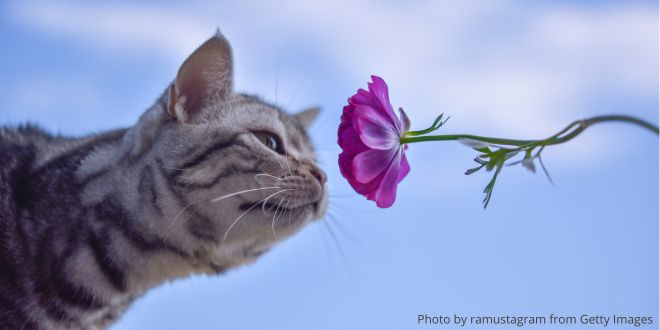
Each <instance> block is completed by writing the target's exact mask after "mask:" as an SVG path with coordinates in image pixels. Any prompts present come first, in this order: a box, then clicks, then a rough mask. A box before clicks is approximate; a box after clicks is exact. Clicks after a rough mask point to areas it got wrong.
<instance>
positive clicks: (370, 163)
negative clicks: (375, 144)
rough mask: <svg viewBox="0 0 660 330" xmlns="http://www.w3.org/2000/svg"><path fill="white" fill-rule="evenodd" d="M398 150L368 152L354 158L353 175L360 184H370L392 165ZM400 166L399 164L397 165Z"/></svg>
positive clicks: (373, 150)
mask: <svg viewBox="0 0 660 330" xmlns="http://www.w3.org/2000/svg"><path fill="white" fill-rule="evenodd" d="M396 151H397V149H388V150H377V149H372V150H367V151H365V152H362V153H359V154H358V155H357V156H355V158H353V164H352V165H353V166H352V168H351V169H352V170H353V175H354V177H355V180H357V181H358V182H360V183H368V182H370V181H371V180H373V179H374V178H375V177H377V176H378V175H379V174H381V173H382V172H383V171H384V170H385V169H386V168H387V167H388V166H390V164H391V163H392V158H393V157H394V155H395V153H396ZM397 166H398V164H397Z"/></svg>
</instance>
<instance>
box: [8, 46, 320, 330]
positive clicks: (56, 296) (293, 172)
mask: <svg viewBox="0 0 660 330" xmlns="http://www.w3.org/2000/svg"><path fill="white" fill-rule="evenodd" d="M209 45H211V46H209ZM209 47H210V48H209ZM205 54H206V55H205ZM209 54H210V55H209ZM218 60H221V61H220V62H217V61H218ZM214 61H215V62H214ZM187 63H194V66H192V65H191V66H190V67H187ZM200 68H201V70H198V71H199V72H196V71H195V70H196V69H200ZM182 72H183V73H182ZM196 74H199V77H198V76H195V75H196ZM190 75H193V76H192V78H191V76H190ZM181 76H185V77H186V79H180V77H181ZM189 84H193V85H189ZM186 91H193V92H192V93H194V94H196V95H195V97H197V98H198V99H197V100H196V101H195V103H192V102H191V101H190V100H191V99H193V97H191V96H190V95H185V94H183V93H186ZM189 93H191V92H189ZM174 99H175V100H174ZM311 117H313V116H311V114H310V113H309V112H307V113H305V114H303V115H301V117H297V116H295V115H294V116H290V115H288V114H286V113H285V112H283V111H281V110H280V109H278V108H276V107H275V106H272V105H269V104H267V103H265V102H263V101H261V100H260V99H259V98H257V97H254V96H248V95H243V94H238V93H235V92H234V91H233V90H232V88H231V51H230V49H229V44H228V43H227V41H226V40H225V39H224V38H223V37H222V36H221V35H219V34H218V35H216V36H214V37H213V38H211V39H209V41H207V42H206V43H205V44H204V45H202V46H201V47H200V48H199V49H198V50H197V51H195V53H193V54H192V55H191V57H190V58H189V59H188V60H186V62H185V63H184V65H183V66H182V68H181V69H180V70H179V74H178V75H177V79H176V80H175V81H174V82H173V83H172V84H171V85H170V86H169V87H168V88H167V90H166V91H165V92H164V93H163V95H162V96H161V97H160V98H159V99H158V100H157V102H156V103H155V104H154V105H153V106H152V107H151V108H149V109H148V110H147V111H146V112H145V113H144V114H143V115H142V116H141V117H140V119H139V121H138V122H137V124H136V125H135V126H133V127H130V128H128V129H122V130H116V131H111V132H107V133H103V134H98V135H93V136H86V137H82V138H66V137H60V136H53V135H50V134H48V133H46V132H44V131H42V130H40V129H38V128H35V127H32V126H25V127H18V128H0V328H2V329H5V328H11V329H17V328H25V329H103V328H106V327H107V326H109V325H110V324H111V323H112V322H113V321H114V320H116V319H117V318H118V317H119V316H120V315H121V314H122V313H123V312H124V311H125V310H126V309H127V308H128V306H129V305H130V304H131V303H132V302H133V301H134V300H135V299H136V298H137V297H139V296H141V295H142V294H144V293H145V291H146V290H148V289H150V288H153V287H155V286H157V285H159V284H161V283H163V282H165V281H169V280H173V279H176V278H181V277H186V276H189V275H190V274H199V273H204V274H217V273H222V272H224V271H226V270H228V269H231V268H234V267H237V266H239V265H242V264H247V263H250V262H253V261H254V260H256V258H258V257H259V256H260V255H262V254H263V253H264V252H265V251H267V250H268V249H269V248H270V247H271V246H273V245H274V244H275V243H276V242H278V241H280V240H282V239H284V238H286V237H288V236H290V235H291V234H293V233H295V232H296V231H298V230H299V229H300V228H302V227H303V226H304V225H305V224H306V223H308V222H310V221H312V220H315V219H319V218H321V217H322V216H323V214H324V212H325V209H326V205H327V194H326V192H325V185H324V182H325V176H324V174H323V173H322V171H321V170H320V169H319V168H318V167H317V166H316V163H315V156H314V151H313V148H312V145H311V143H310V140H309V137H308V135H307V133H306V132H305V128H304V126H305V125H306V124H308V123H309V122H310V120H311ZM261 131H270V132H273V133H276V134H277V135H278V136H279V137H280V138H281V141H278V142H279V143H281V144H283V145H284V146H283V147H284V148H283V149H282V150H285V153H283V154H279V153H278V152H277V151H275V150H271V149H269V148H268V147H267V146H266V145H265V144H264V143H262V142H261V141H260V140H259V139H258V137H257V135H255V134H257V133H255V132H261ZM259 187H279V188H268V189H264V190H255V191H251V192H246V193H242V194H236V195H231V196H229V197H223V196H227V195H229V194H232V193H235V192H238V191H242V190H247V189H256V188H259ZM283 189H288V190H285V191H282V192H279V193H277V192H278V191H281V190H283ZM273 194H274V195H273ZM271 195H272V196H271ZM268 196H271V198H269V199H268V200H267V201H264V202H262V203H261V204H258V203H259V202H260V201H262V200H264V199H266V198H267V197H268ZM262 204H264V206H263V207H262V206H261V205H262ZM253 205H257V206H255V207H253V208H251V209H250V210H249V211H246V210H247V209H248V208H250V207H251V206H253ZM276 210H277V211H276ZM236 219H238V221H236Z"/></svg>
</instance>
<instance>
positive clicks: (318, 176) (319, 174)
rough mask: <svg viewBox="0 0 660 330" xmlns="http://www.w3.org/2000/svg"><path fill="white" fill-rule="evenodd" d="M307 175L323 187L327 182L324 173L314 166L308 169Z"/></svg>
mask: <svg viewBox="0 0 660 330" xmlns="http://www.w3.org/2000/svg"><path fill="white" fill-rule="evenodd" d="M309 173H310V174H312V176H313V177H315V178H316V180H318V181H319V183H320V184H321V185H323V184H324V183H325V182H326V181H327V178H326V176H325V172H323V170H321V169H320V168H318V167H316V166H314V167H312V168H310V169H309Z"/></svg>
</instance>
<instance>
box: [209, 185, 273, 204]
mask: <svg viewBox="0 0 660 330" xmlns="http://www.w3.org/2000/svg"><path fill="white" fill-rule="evenodd" d="M264 189H282V187H261V188H253V189H246V190H242V191H237V192H235V193H231V194H227V195H224V196H220V197H216V198H213V199H212V200H211V202H214V203H215V202H219V201H221V200H223V199H227V198H229V197H232V196H236V195H239V194H243V193H246V192H251V191H257V190H264Z"/></svg>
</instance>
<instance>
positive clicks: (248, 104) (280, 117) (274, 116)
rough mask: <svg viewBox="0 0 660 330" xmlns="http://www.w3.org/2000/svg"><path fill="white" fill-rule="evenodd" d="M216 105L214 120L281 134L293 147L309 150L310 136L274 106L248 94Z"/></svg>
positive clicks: (233, 97) (296, 122) (288, 115)
mask: <svg viewBox="0 0 660 330" xmlns="http://www.w3.org/2000/svg"><path fill="white" fill-rule="evenodd" d="M214 107H217V109H216V111H211V113H215V116H214V117H215V118H214V119H215V120H218V121H220V122H224V123H227V122H229V123H233V124H235V125H241V126H242V125H245V126H247V128H249V129H263V130H273V131H274V132H275V133H278V134H282V135H283V136H282V138H285V139H286V140H288V142H290V143H291V144H293V146H294V147H296V149H298V150H301V151H303V152H313V149H312V143H311V139H310V138H309V135H308V134H307V130H306V129H305V127H304V126H303V125H302V124H301V123H300V121H299V120H298V119H297V118H296V117H295V116H293V115H290V114H288V113H286V112H285V111H283V110H282V109H280V108H278V107H277V106H275V105H272V104H269V103H267V102H265V101H263V100H261V99H260V98H259V97H257V96H253V95H248V94H234V95H232V96H230V97H228V98H227V99H225V100H224V101H223V102H219V103H218V104H215V105H214Z"/></svg>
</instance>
